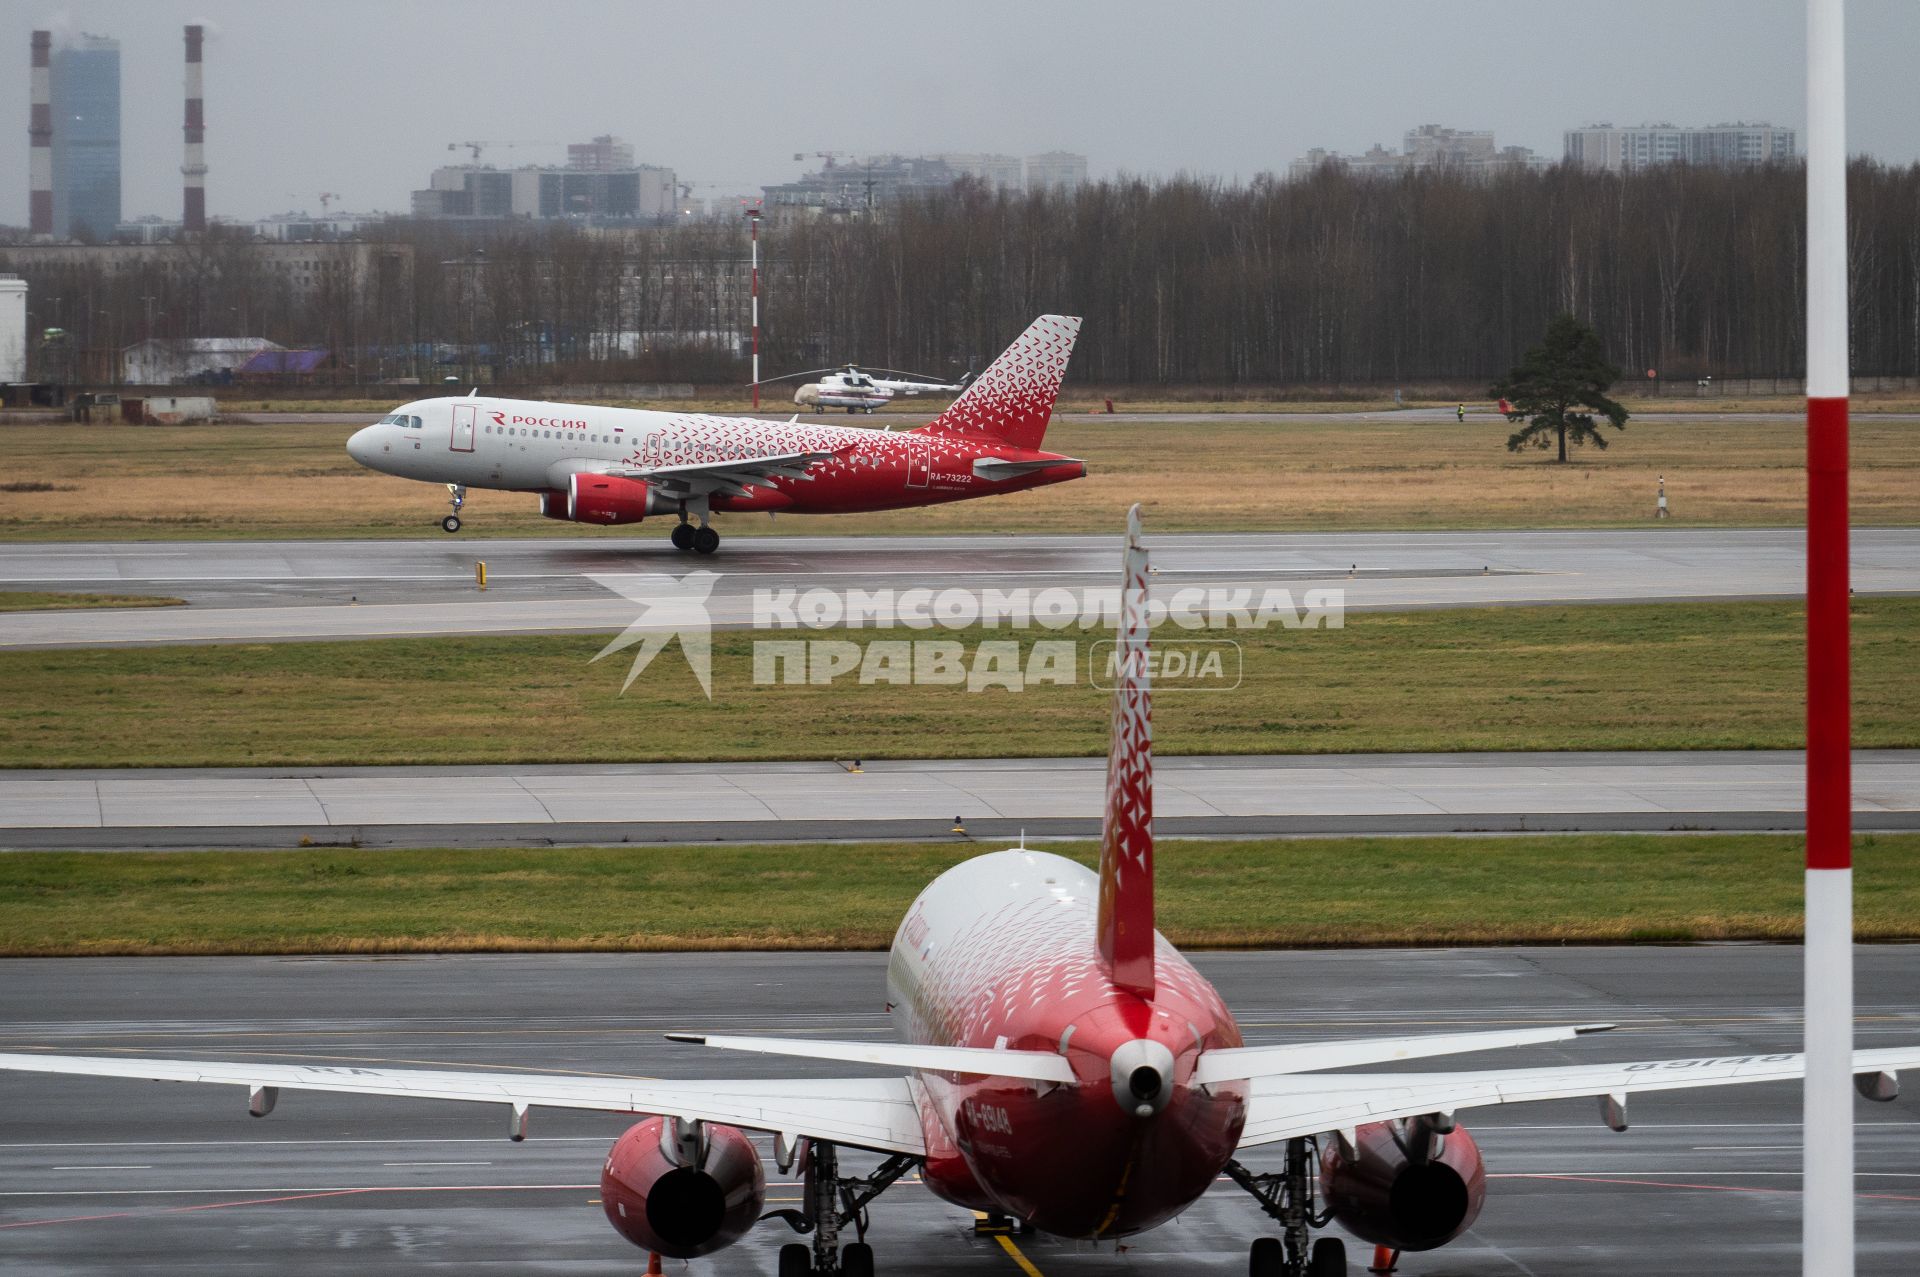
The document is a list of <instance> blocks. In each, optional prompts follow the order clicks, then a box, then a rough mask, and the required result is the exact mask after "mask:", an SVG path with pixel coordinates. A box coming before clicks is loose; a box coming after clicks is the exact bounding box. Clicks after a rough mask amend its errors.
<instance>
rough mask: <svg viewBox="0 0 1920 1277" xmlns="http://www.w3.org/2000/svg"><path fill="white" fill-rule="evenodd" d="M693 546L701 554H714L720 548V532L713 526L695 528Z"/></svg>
mask: <svg viewBox="0 0 1920 1277" xmlns="http://www.w3.org/2000/svg"><path fill="white" fill-rule="evenodd" d="M693 548H694V549H695V550H697V551H698V552H699V553H701V554H712V553H713V552H714V551H715V550H718V549H719V548H720V534H719V533H718V532H715V531H714V530H713V529H712V528H696V529H694V533H693Z"/></svg>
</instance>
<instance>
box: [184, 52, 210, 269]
mask: <svg viewBox="0 0 1920 1277" xmlns="http://www.w3.org/2000/svg"><path fill="white" fill-rule="evenodd" d="M200 37H201V28H199V27H188V28H187V129H186V133H187V160H186V163H184V164H182V165H181V166H180V175H181V176H182V177H184V178H185V179H186V191H185V200H186V203H185V206H184V208H183V209H182V211H181V215H180V229H181V230H183V231H189V232H191V231H204V230H206V229H207V147H206V141H207V117H206V111H205V108H204V107H203V105H202V101H201V96H200V94H201V83H200Z"/></svg>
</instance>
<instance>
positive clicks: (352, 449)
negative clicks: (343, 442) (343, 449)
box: [347, 426, 373, 466]
mask: <svg viewBox="0 0 1920 1277" xmlns="http://www.w3.org/2000/svg"><path fill="white" fill-rule="evenodd" d="M347 455H348V456H349V457H352V458H353V459H354V460H355V461H358V462H359V463H360V464H361V465H363V466H371V465H372V464H373V427H372V426H363V427H361V428H360V429H359V430H356V431H354V432H353V434H352V435H351V436H350V437H349V438H348V439H347Z"/></svg>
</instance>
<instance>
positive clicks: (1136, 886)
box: [1098, 505, 1153, 997]
mask: <svg viewBox="0 0 1920 1277" xmlns="http://www.w3.org/2000/svg"><path fill="white" fill-rule="evenodd" d="M1124 561H1125V565H1126V570H1125V576H1124V579H1123V580H1122V582H1121V585H1120V626H1119V632H1118V635H1117V642H1116V645H1115V652H1114V662H1113V667H1112V673H1113V733H1112V738H1111V739H1110V740H1109V741H1108V744H1107V812H1106V819H1105V821H1104V822H1103V823H1102V825H1101V828H1100V919H1099V924H1098V926H1099V931H1098V934H1099V939H1100V956H1101V958H1102V959H1104V960H1105V962H1106V964H1107V970H1108V971H1109V973H1110V974H1111V975H1112V976H1113V980H1114V983H1115V984H1118V985H1120V986H1121V987H1122V988H1125V989H1129V990H1131V991H1133V992H1135V993H1138V994H1139V995H1140V996H1142V997H1151V996H1153V695H1152V687H1151V682H1152V679H1151V675H1150V671H1149V669H1148V666H1147V651H1148V626H1147V551H1146V548H1145V547H1144V546H1142V545H1141V544H1140V507H1139V506H1137V505H1136V506H1134V507H1133V508H1132V509H1131V510H1129V511H1128V512H1127V546H1126V552H1125V558H1124Z"/></svg>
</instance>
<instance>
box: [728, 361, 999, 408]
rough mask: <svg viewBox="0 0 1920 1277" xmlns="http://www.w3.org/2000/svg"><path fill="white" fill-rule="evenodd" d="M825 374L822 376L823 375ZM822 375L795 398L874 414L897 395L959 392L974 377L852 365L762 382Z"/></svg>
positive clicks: (814, 405)
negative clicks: (951, 377) (944, 377)
mask: <svg viewBox="0 0 1920 1277" xmlns="http://www.w3.org/2000/svg"><path fill="white" fill-rule="evenodd" d="M878 371H880V372H896V370H895V369H892V368H881V369H879V370H878ZM822 373H824V374H826V375H825V376H820V374H822ZM816 376H818V377H820V380H818V381H810V382H806V383H804V384H802V385H800V386H798V387H796V388H795V389H794V392H793V401H794V402H795V403H796V404H799V405H800V406H801V407H802V408H812V409H813V410H814V411H815V412H823V411H825V410H826V409H828V408H845V409H846V410H847V411H848V412H850V413H852V412H866V413H871V412H872V411H873V410H874V409H875V408H884V407H886V406H887V405H888V404H889V403H891V402H893V397H894V396H895V395H919V394H936V393H951V394H958V393H960V392H961V391H963V390H965V389H966V388H967V383H968V382H970V381H972V380H973V374H972V373H970V372H969V373H967V374H965V375H964V376H962V377H961V378H960V380H959V381H954V382H945V381H935V380H933V378H931V377H921V376H920V375H918V374H917V373H898V374H897V376H896V377H892V378H889V377H876V376H874V375H873V373H871V372H868V371H866V370H865V369H863V368H859V367H856V366H855V365H853V364H847V365H845V366H844V367H840V368H813V369H809V370H808V371H806V372H790V373H788V374H787V375H786V376H784V377H769V378H767V379H766V381H763V382H761V383H760V384H761V385H763V386H765V385H773V384H774V383H776V382H782V381H791V380H793V379H794V378H795V377H816Z"/></svg>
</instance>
